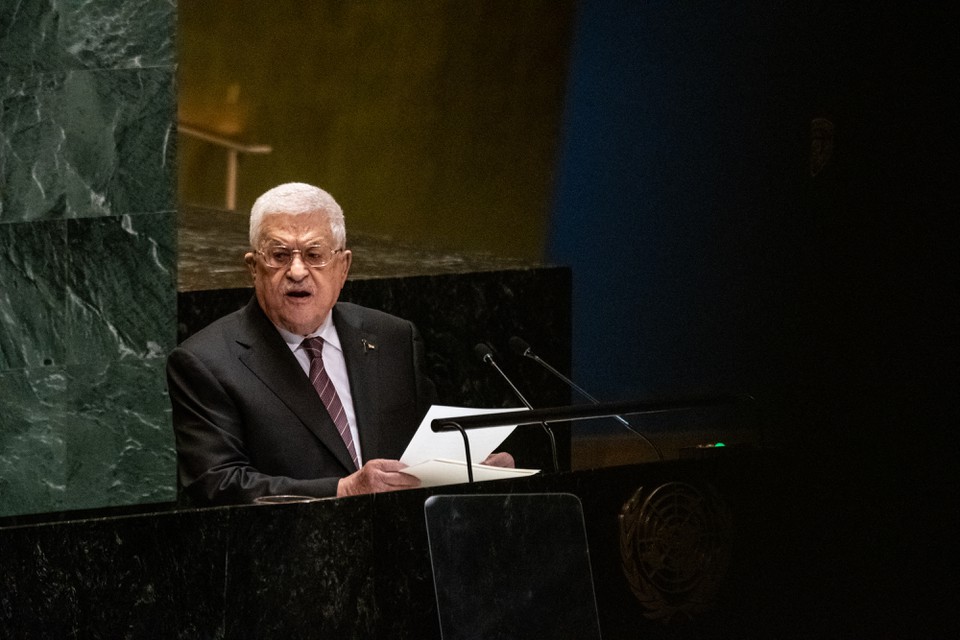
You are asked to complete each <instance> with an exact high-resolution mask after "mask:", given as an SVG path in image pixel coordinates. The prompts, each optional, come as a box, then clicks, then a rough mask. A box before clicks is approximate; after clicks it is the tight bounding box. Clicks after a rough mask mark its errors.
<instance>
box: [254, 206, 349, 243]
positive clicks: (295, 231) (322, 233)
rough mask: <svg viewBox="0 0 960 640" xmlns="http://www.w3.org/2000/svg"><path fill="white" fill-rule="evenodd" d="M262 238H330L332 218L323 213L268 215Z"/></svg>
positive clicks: (265, 218) (261, 227)
mask: <svg viewBox="0 0 960 640" xmlns="http://www.w3.org/2000/svg"><path fill="white" fill-rule="evenodd" d="M260 233H261V235H262V236H264V237H266V236H277V237H280V236H284V237H289V236H293V237H297V238H299V237H303V236H311V237H322V238H329V237H330V236H331V234H332V231H331V229H330V218H329V217H328V216H327V214H326V213H325V212H323V211H317V212H311V213H301V214H290V213H282V212H278V213H267V214H265V215H264V216H263V222H262V223H261V226H260Z"/></svg>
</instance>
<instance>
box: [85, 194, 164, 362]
mask: <svg viewBox="0 0 960 640" xmlns="http://www.w3.org/2000/svg"><path fill="white" fill-rule="evenodd" d="M175 225H176V218H175V215H174V214H173V213H170V212H162V213H156V214H141V215H135V216H134V215H128V216H119V217H110V218H96V219H87V220H71V221H68V223H67V235H68V251H69V255H70V262H69V269H68V270H67V318H69V322H70V329H69V332H68V333H69V344H68V362H69V363H71V364H73V363H82V362H88V361H103V360H114V359H118V360H128V359H147V360H150V359H163V358H164V357H165V355H166V353H167V352H168V351H169V350H170V349H172V348H173V346H174V345H175V344H176V266H175V263H176V249H175V240H176V229H175Z"/></svg>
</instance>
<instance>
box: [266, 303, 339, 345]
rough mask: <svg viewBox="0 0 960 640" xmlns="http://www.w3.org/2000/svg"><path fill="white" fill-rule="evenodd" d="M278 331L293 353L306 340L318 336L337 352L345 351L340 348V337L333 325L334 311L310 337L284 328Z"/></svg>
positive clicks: (279, 328)
mask: <svg viewBox="0 0 960 640" xmlns="http://www.w3.org/2000/svg"><path fill="white" fill-rule="evenodd" d="M277 331H279V332H280V335H281V336H282V337H283V341H284V342H286V343H287V346H288V347H290V350H291V351H295V350H296V349H297V348H299V347H300V345H301V344H302V343H303V341H304V339H306V338H313V337H316V336H319V337H321V338H323V341H324V342H326V343H327V344H329V345H330V346H332V347H335V348H336V349H337V351H343V349H342V348H341V347H340V336H338V335H337V328H336V327H335V326H334V324H333V312H332V311H331V312H330V313H328V314H327V317H326V318H325V319H324V321H323V324H321V325H320V326H319V327H318V328H317V330H316V331H314V332H313V333H311V334H310V335H308V336H300V335H297V334H295V333H291V332H289V331H287V330H286V329H284V328H283V327H277Z"/></svg>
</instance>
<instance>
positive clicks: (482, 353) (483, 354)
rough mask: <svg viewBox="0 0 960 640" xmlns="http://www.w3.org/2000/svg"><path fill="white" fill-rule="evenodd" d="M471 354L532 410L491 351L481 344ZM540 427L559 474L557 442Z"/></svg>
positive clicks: (545, 429) (546, 429)
mask: <svg viewBox="0 0 960 640" xmlns="http://www.w3.org/2000/svg"><path fill="white" fill-rule="evenodd" d="M473 352H474V353H475V354H477V357H478V358H480V361H481V362H484V363H486V364H489V365H490V366H491V367H493V368H494V369H496V370H497V373H499V374H500V377H501V378H503V379H504V380H506V382H507V384H508V385H510V389H511V390H512V391H513V394H514V395H515V396H517V398H519V400H520V402H522V403H523V406H525V407H526V408H527V409H530V410H531V411H532V410H533V405H532V404H530V402H528V401H527V399H526V398H524V397H523V394H522V393H520V390H519V389H517V385H515V384H513V380H511V379H510V378H509V377H508V376H507V374H505V373H504V372H503V369H501V368H500V365H498V364H497V361H496V360H494V359H493V349H491V348H490V347H489V346H488V345H486V344H483V343H482V342H481V343H479V344H478V345H477V346H475V347H474V348H473ZM540 426H541V427H543V430H544V431H546V432H547V437H548V438H550V451H551V453H552V456H553V470H554V472H559V471H560V463H559V462H558V461H557V440H556V438H555V437H554V435H553V430H551V429H550V427H548V426H547V423H546V422H541V423H540Z"/></svg>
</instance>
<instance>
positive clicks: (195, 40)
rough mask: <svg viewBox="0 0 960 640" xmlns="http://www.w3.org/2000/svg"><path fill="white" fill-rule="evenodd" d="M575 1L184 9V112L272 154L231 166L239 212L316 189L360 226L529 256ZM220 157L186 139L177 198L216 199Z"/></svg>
mask: <svg viewBox="0 0 960 640" xmlns="http://www.w3.org/2000/svg"><path fill="white" fill-rule="evenodd" d="M573 4H574V3H573V2H571V1H569V0H564V1H559V2H558V1H555V0H537V1H525V2H511V1H508V0H496V1H492V2H491V1H484V2H478V1H470V2H461V1H456V0H435V1H431V2H406V1H403V0H387V1H380V2H347V1H342V0H341V1H332V2H301V1H297V0H280V1H279V2H248V3H243V10H242V11H240V10H238V9H237V6H238V5H237V4H236V3H235V2H232V1H230V0H214V1H212V2H188V3H182V4H181V6H180V8H179V22H180V32H179V33H180V41H179V48H180V51H181V62H180V68H179V88H180V115H179V117H180V119H181V121H184V122H187V123H190V124H192V125H195V126H197V127H200V128H203V129H205V130H210V131H214V132H217V133H219V134H221V135H224V136H229V137H231V138H233V139H238V140H242V141H245V142H247V143H263V144H270V145H272V146H273V149H274V151H273V153H272V154H271V155H268V156H247V157H245V158H244V159H243V160H242V162H241V166H240V171H239V173H240V179H239V187H240V188H239V195H238V199H237V205H238V209H239V210H241V211H243V210H246V209H248V208H249V206H250V205H251V204H252V202H253V200H254V199H255V198H256V197H257V196H258V195H259V194H260V193H262V192H264V191H265V190H267V189H269V188H270V187H272V186H274V185H276V184H278V183H281V182H288V181H293V180H297V181H305V182H312V183H314V184H318V185H320V186H322V187H324V188H325V189H327V190H329V191H330V192H331V193H333V194H334V196H335V197H336V198H337V200H338V201H339V202H340V203H341V205H343V208H344V211H345V213H346V216H347V224H348V227H349V228H350V229H351V230H353V231H358V232H364V233H377V234H382V235H387V236H394V237H396V238H397V239H399V240H402V241H403V242H407V243H411V244H414V245H421V246H427V247H434V248H456V249H458V250H467V251H485V252H489V253H494V254H497V255H501V256H505V257H515V258H525V259H536V260H539V259H540V258H541V257H542V254H543V238H544V231H545V228H546V222H547V217H548V213H549V207H550V193H551V191H552V186H553V183H552V178H553V170H554V166H555V164H556V150H557V141H558V135H559V129H560V118H561V114H562V105H563V94H564V90H565V82H566V76H567V66H568V64H567V62H568V55H569V42H570V38H571V33H572V28H573V27H572V24H573V13H574V12H573ZM224 167H225V160H224V154H223V152H222V151H220V150H218V149H215V148H213V147H211V146H210V145H206V144H202V143H198V142H196V141H194V140H191V139H187V138H182V139H181V147H180V192H181V199H182V201H184V202H185V203H188V204H199V205H206V206H223V204H224V196H223V184H224Z"/></svg>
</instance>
